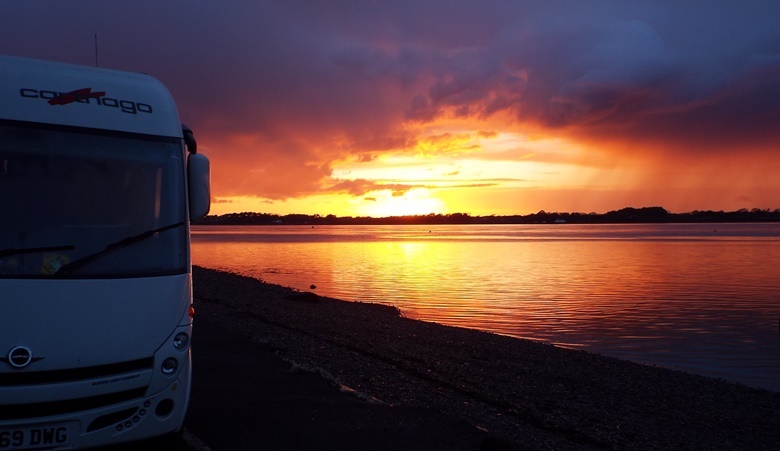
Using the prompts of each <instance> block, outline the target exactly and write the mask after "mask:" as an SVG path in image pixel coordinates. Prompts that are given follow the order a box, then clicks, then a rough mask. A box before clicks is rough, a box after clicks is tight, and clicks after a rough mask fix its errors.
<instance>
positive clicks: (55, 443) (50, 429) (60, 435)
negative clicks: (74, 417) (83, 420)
mask: <svg viewBox="0 0 780 451" xmlns="http://www.w3.org/2000/svg"><path fill="white" fill-rule="evenodd" d="M71 426H72V424H71V423H59V424H47V425H36V426H29V427H20V428H0V450H7V449H41V448H57V447H60V446H69V445H70V444H71V432H72V431H71Z"/></svg>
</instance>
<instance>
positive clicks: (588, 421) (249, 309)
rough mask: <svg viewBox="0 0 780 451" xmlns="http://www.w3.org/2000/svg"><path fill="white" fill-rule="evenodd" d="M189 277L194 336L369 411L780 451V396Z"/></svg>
mask: <svg viewBox="0 0 780 451" xmlns="http://www.w3.org/2000/svg"><path fill="white" fill-rule="evenodd" d="M193 271H194V275H193V287H194V294H195V299H196V300H195V302H196V304H195V305H196V307H195V309H196V315H195V321H196V327H197V318H198V316H208V317H209V318H212V319H213V320H215V321H217V322H218V323H220V324H221V325H223V326H226V327H230V328H231V329H234V330H238V331H240V332H242V333H244V334H246V335H247V336H248V337H250V338H251V339H252V340H254V341H257V342H261V343H263V344H266V345H268V346H270V347H271V348H273V349H275V350H276V352H277V354H278V355H279V356H281V357H282V358H284V359H286V360H288V361H290V362H293V363H294V364H295V365H297V366H298V367H300V368H305V369H308V370H310V371H315V372H319V373H320V374H322V375H323V377H326V378H328V379H329V380H330V381H331V382H332V383H333V384H334V385H336V386H338V387H339V388H341V389H342V390H345V391H349V392H353V393H355V394H356V395H358V396H361V397H362V398H364V399H366V400H367V402H382V403H386V404H390V405H406V406H425V407H429V408H433V409H436V410H439V411H442V412H446V413H448V414H451V415H456V416H458V417H460V418H462V419H465V420H467V421H469V422H471V423H472V424H474V425H476V426H477V427H479V428H482V429H484V430H487V431H489V432H490V433H492V434H494V435H496V436H497V437H500V438H501V439H503V440H506V441H507V442H511V443H515V444H517V445H518V446H519V447H522V448H524V449H626V448H631V449H749V450H757V449H775V450H780V393H776V392H771V391H767V390H761V389H755V388H751V387H747V386H744V385H740V384H736V383H731V382H727V381H723V380H719V379H712V378H706V377H702V376H697V375H693V374H688V373H684V372H680V371H673V370H669V369H665V368H660V367H655V366H649V365H641V364H636V363H632V362H627V361H622V360H618V359H614V358H610V357H605V356H601V355H597V354H592V353H588V352H585V351H577V350H569V349H562V348H558V347H555V346H552V345H547V344H543V343H538V342H533V341H528V340H521V339H517V338H511V337H506V336H501V335H496V334H491V333H487V332H481V331H476V330H470V329H464V328H457V327H450V326H444V325H440V324H435V323H429V322H423V321H417V320H412V319H408V318H404V317H403V316H402V315H401V314H400V312H399V311H398V310H397V309H396V308H394V307H390V306H385V305H380V304H370V303H361V302H345V301H340V300H336V299H330V298H324V297H320V296H317V295H316V294H314V293H311V292H297V291H294V290H292V289H289V288H285V287H281V286H278V285H271V284H267V283H264V282H262V281H260V280H257V279H253V278H249V277H244V276H240V275H235V274H230V273H226V272H221V271H216V270H211V269H205V268H201V267H195V268H194V270H193ZM778 357H779V358H780V356H778Z"/></svg>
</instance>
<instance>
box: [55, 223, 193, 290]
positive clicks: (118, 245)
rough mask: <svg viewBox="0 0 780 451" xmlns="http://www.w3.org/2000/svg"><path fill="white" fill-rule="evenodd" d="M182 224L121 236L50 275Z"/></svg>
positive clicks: (84, 263)
mask: <svg viewBox="0 0 780 451" xmlns="http://www.w3.org/2000/svg"><path fill="white" fill-rule="evenodd" d="M184 224H185V223H184V221H182V222H177V223H175V224H171V225H167V226H165V227H158V228H156V229H151V230H147V231H146V232H143V233H139V234H138V235H133V236H129V237H127V238H123V239H121V240H119V241H117V242H115V243H111V244H109V245H108V246H106V248H105V249H103V250H101V251H97V252H95V253H94V254H90V255H87V256H84V257H81V258H79V259H78V260H74V261H72V262H70V263H68V264H66V265H62V267H61V268H60V269H58V270H57V272H55V273H54V274H52V276H53V277H60V276H64V275H67V274H70V273H71V272H73V271H74V270H76V269H78V268H80V267H82V266H84V265H87V264H89V263H92V262H93V261H95V260H97V259H100V258H103V257H105V256H106V255H108V254H110V253H112V252H114V251H118V250H119V249H122V248H125V247H128V246H131V245H133V244H136V243H140V242H141V241H143V240H145V239H147V238H149V237H151V236H153V235H156V234H158V233H160V232H165V231H166V230H171V229H175V228H176V227H181V226H183V225H184Z"/></svg>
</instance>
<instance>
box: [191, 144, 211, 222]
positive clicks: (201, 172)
mask: <svg viewBox="0 0 780 451" xmlns="http://www.w3.org/2000/svg"><path fill="white" fill-rule="evenodd" d="M187 178H188V179H189V180H188V184H189V186H188V187H187V188H188V189H189V198H190V221H195V220H198V219H200V218H202V217H204V216H206V215H207V214H208V212H209V208H211V169H210V167H209V159H208V158H206V156H205V155H203V154H199V153H191V154H190V155H189V156H188V157H187Z"/></svg>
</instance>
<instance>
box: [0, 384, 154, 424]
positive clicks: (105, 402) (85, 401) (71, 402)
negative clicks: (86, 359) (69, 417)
mask: <svg viewBox="0 0 780 451" xmlns="http://www.w3.org/2000/svg"><path fill="white" fill-rule="evenodd" d="M145 394H146V388H144V387H142V388H135V389H133V390H127V391H123V392H118V393H111V394H108V395H100V396H91V397H88V398H77V399H68V400H64V401H52V402H38V403H33V404H7V405H0V420H18V419H23V418H33V417H45V416H49V415H61V414H64V413H72V412H79V411H83V410H89V409H96V408H98V407H105V406H110V405H112V404H117V403H120V402H124V401H130V400H133V399H137V398H141V397H143V396H144V395H145Z"/></svg>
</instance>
